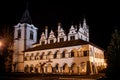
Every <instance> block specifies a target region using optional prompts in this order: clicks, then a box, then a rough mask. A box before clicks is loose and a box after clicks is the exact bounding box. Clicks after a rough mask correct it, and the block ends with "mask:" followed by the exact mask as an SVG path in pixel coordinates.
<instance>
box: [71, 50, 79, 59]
mask: <svg viewBox="0 0 120 80" xmlns="http://www.w3.org/2000/svg"><path fill="white" fill-rule="evenodd" d="M77 56H78V52H77V50H76V49H73V50H71V57H77Z"/></svg>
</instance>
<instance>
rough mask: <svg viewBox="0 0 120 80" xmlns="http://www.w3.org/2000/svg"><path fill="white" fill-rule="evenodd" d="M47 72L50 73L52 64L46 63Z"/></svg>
mask: <svg viewBox="0 0 120 80" xmlns="http://www.w3.org/2000/svg"><path fill="white" fill-rule="evenodd" d="M47 72H48V73H52V65H51V64H48V66H47Z"/></svg>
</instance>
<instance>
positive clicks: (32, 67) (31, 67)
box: [30, 64, 34, 72]
mask: <svg viewBox="0 0 120 80" xmlns="http://www.w3.org/2000/svg"><path fill="white" fill-rule="evenodd" d="M30 72H34V65H33V64H31V66H30Z"/></svg>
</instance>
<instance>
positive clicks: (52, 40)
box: [48, 30, 56, 44]
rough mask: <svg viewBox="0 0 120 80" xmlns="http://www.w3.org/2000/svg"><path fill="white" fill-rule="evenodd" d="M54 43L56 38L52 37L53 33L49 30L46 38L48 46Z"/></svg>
mask: <svg viewBox="0 0 120 80" xmlns="http://www.w3.org/2000/svg"><path fill="white" fill-rule="evenodd" d="M55 42H56V37H55V35H54V32H53V31H52V30H51V32H50V35H49V38H48V44H50V43H55Z"/></svg>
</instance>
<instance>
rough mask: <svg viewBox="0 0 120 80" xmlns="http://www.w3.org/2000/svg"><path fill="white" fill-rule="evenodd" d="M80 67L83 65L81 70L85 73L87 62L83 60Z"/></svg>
mask: <svg viewBox="0 0 120 80" xmlns="http://www.w3.org/2000/svg"><path fill="white" fill-rule="evenodd" d="M80 67H81V70H80V72H83V73H85V72H86V63H85V62H81V63H80Z"/></svg>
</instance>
